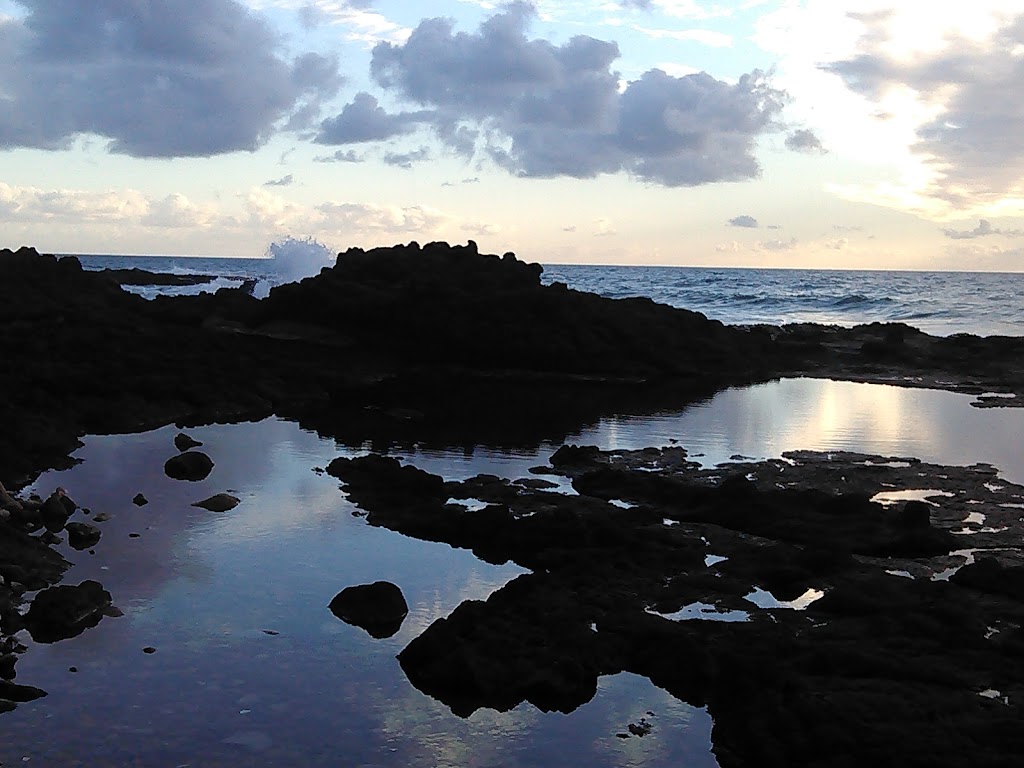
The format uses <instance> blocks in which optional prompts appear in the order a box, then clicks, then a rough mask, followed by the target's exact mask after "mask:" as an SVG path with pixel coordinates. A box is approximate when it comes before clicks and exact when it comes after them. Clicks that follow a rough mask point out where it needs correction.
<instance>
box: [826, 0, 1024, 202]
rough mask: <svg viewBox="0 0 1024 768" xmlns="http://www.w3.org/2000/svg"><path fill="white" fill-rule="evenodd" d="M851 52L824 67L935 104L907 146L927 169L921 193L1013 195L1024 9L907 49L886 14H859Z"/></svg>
mask: <svg viewBox="0 0 1024 768" xmlns="http://www.w3.org/2000/svg"><path fill="white" fill-rule="evenodd" d="M857 20H858V21H859V22H860V23H861V24H862V25H863V26H864V30H865V34H864V35H863V37H862V39H861V44H860V49H859V53H858V54H857V55H854V56H851V57H848V58H845V59H843V60H841V61H836V62H834V63H832V64H830V65H828V67H827V69H828V70H829V71H831V72H834V73H836V74H838V75H839V76H840V77H842V78H843V80H844V81H845V82H846V84H847V85H848V86H849V87H850V88H851V89H853V90H854V91H856V92H857V93H860V94H862V95H864V96H866V97H867V98H869V99H871V100H873V101H875V102H877V103H879V104H880V103H882V101H883V100H884V99H885V97H886V96H887V95H888V94H891V93H893V92H897V91H900V90H901V89H902V90H909V91H910V92H911V93H914V94H916V95H917V96H918V98H920V99H922V100H924V101H926V102H928V103H930V104H931V105H932V106H933V107H935V109H934V111H933V116H932V117H930V118H929V119H927V120H925V121H924V122H922V123H921V124H920V125H918V126H917V127H916V131H915V137H916V140H915V143H914V145H913V150H914V152H915V153H916V154H917V155H918V156H919V157H921V158H923V159H924V160H925V161H926V162H927V164H928V166H929V167H930V169H931V170H932V171H933V174H934V178H933V180H932V183H931V186H930V188H929V189H928V190H927V194H929V195H931V196H933V197H935V198H937V199H940V200H943V201H945V202H947V203H949V204H950V205H952V206H953V207H954V208H969V207H971V206H972V205H976V204H978V203H985V202H989V203H995V202H997V201H998V200H1000V199H1003V198H1006V197H1019V195H1020V191H1021V188H1022V187H1024V132H1022V131H1020V130H1018V128H1019V126H1020V125H1022V124H1024V100H1021V99H1019V98H1014V97H1013V96H1012V94H1015V93H1018V92H1019V90H1020V83H1021V81H1022V80H1024V56H1022V55H1020V52H1021V51H1022V50H1024V14H1021V13H1019V12H1018V13H1016V14H1015V15H1013V14H1006V15H1003V16H1001V17H997V18H996V21H997V23H996V25H995V29H994V31H993V32H992V33H991V34H987V35H972V36H967V35H961V34H958V33H957V32H950V33H949V34H948V35H947V36H946V38H945V39H944V40H942V41H941V42H942V43H943V44H941V45H936V46H933V47H931V48H928V49H924V50H921V51H915V53H914V55H913V56H906V55H901V53H900V51H899V48H898V46H897V45H895V44H894V40H893V38H892V29H891V24H890V22H891V21H892V14H889V13H883V14H872V15H861V16H858V17H857Z"/></svg>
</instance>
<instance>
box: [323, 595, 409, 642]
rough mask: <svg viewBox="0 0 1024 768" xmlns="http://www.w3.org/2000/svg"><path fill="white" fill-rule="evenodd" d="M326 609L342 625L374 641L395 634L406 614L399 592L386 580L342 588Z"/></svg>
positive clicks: (406, 604)
mask: <svg viewBox="0 0 1024 768" xmlns="http://www.w3.org/2000/svg"><path fill="white" fill-rule="evenodd" d="M329 607H330V609H331V613H333V614H334V615H335V616H337V617H338V618H339V619H341V620H342V621H344V622H345V623H346V624H353V625H355V626H357V627H361V628H362V629H365V630H366V631H367V632H369V633H370V635H371V636H372V637H375V638H378V639H381V638H385V637H391V636H392V635H394V634H395V633H396V632H398V630H399V629H400V628H401V626H402V622H403V621H404V620H405V617H406V615H407V614H408V613H409V605H408V603H406V602H405V596H404V595H403V594H402V590H401V589H399V588H398V587H397V586H396V585H394V584H392V583H391V582H389V581H376V582H374V583H373V584H360V585H358V586H355V587H346V588H345V589H343V590H341V592H339V593H338V594H337V595H335V596H334V599H333V600H331V604H330V606H329Z"/></svg>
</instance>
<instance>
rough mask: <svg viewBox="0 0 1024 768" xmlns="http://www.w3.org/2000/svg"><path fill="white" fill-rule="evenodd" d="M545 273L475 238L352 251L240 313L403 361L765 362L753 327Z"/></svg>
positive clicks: (705, 368)
mask: <svg viewBox="0 0 1024 768" xmlns="http://www.w3.org/2000/svg"><path fill="white" fill-rule="evenodd" d="M542 271H543V270H542V268H541V266H540V265H539V264H526V263H524V262H521V261H519V260H517V259H516V258H515V257H514V256H513V255H512V254H505V256H503V257H501V258H499V257H497V256H487V255H482V254H480V253H478V251H477V247H476V244H475V243H473V242H470V243H469V244H468V245H466V246H450V245H448V244H447V243H430V244H428V245H426V246H424V247H422V248H421V247H420V246H419V245H418V244H416V243H410V244H409V245H407V246H395V247H394V248H376V249H373V250H371V251H363V250H361V249H358V248H353V249H349V250H348V251H346V252H345V253H342V254H339V256H338V260H337V264H336V265H335V266H334V267H331V268H325V269H323V270H322V271H321V272H320V274H319V275H317V276H316V277H312V278H307V279H306V280H303V281H301V282H300V283H295V284H289V285H282V286H279V287H277V288H274V289H273V290H272V291H271V293H270V296H269V297H268V298H267V299H265V300H264V301H263V302H261V303H259V304H258V305H255V306H253V307H252V308H251V311H250V313H249V314H247V315H244V316H240V317H239V319H241V320H242V321H244V322H245V323H246V324H247V325H249V326H250V327H253V328H259V327H261V326H271V325H274V324H277V323H280V322H282V321H288V322H292V323H295V322H299V323H302V324H305V325H307V326H310V327H315V328H324V329H329V330H331V331H332V332H334V333H335V334H340V335H344V336H345V337H346V338H348V339H349V340H350V342H351V344H352V347H353V350H354V351H356V352H358V353H360V354H363V353H368V354H373V355H375V356H379V355H381V353H382V351H385V350H386V352H387V354H388V356H389V357H390V358H391V359H393V360H400V361H401V362H402V364H403V365H406V366H408V365H416V366H422V365H428V366H438V365H441V366H459V367H462V368H467V369H476V370H488V371H507V370H513V369H517V370H526V371H542V372H545V373H549V374H572V375H579V374H584V375H602V376H615V377H626V378H633V379H637V378H650V377H655V378H657V377H663V376H666V375H681V376H686V377H691V378H705V377H707V378H712V379H714V378H717V377H719V376H721V375H722V374H725V373H726V372H731V373H738V372H743V374H749V373H750V372H751V371H754V370H757V368H758V365H759V363H760V361H762V359H763V345H762V343H761V341H760V340H759V339H755V338H753V337H752V335H751V334H750V333H748V332H747V331H744V330H741V329H736V328H727V327H726V326H724V325H722V324H721V323H719V322H717V321H712V320H708V319H707V318H706V317H705V316H704V315H702V314H699V313H696V312H690V311H687V310H682V309H673V308H671V307H668V306H666V305H660V304H656V303H655V302H653V301H651V300H650V299H640V298H636V299H620V300H612V299H607V298H602V297H599V296H596V295H594V294H587V293H581V292H578V291H573V290H566V289H565V287H564V286H561V287H559V286H545V285H542V284H541V281H540V275H541V272H542Z"/></svg>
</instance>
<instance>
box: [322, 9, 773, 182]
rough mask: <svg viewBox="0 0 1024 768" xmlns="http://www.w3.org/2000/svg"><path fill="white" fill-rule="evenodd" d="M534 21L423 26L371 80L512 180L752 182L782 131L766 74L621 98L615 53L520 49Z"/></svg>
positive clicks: (668, 84) (376, 67) (677, 83)
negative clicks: (763, 150) (772, 136)
mask: <svg viewBox="0 0 1024 768" xmlns="http://www.w3.org/2000/svg"><path fill="white" fill-rule="evenodd" d="M535 15H536V12H535V10H534V8H533V6H532V5H530V4H528V3H525V2H513V3H511V4H509V5H507V6H505V7H504V9H503V10H502V11H501V12H499V13H497V14H495V15H493V16H491V17H490V18H488V19H486V20H485V21H484V22H483V23H482V24H481V26H480V28H479V29H478V30H477V31H475V32H455V30H454V27H453V22H452V21H450V20H447V19H425V20H423V21H422V22H420V24H419V25H418V26H417V27H416V28H415V29H414V30H413V31H412V34H411V35H410V36H409V39H408V40H407V41H406V42H405V43H404V44H401V45H398V44H394V43H380V44H378V45H377V46H376V47H374V49H373V55H372V61H371V73H372V75H373V78H374V80H375V81H376V83H377V84H378V85H379V86H380V87H381V88H383V89H385V90H386V91H388V92H389V93H391V94H392V95H394V96H396V97H399V98H402V99H405V100H407V101H409V102H412V103H415V104H417V105H419V106H420V107H422V108H423V110H422V111H420V112H417V113H403V114H406V115H408V114H415V115H416V116H417V119H420V120H422V121H423V124H424V125H429V126H430V127H431V128H432V129H433V130H434V131H435V133H436V134H437V136H438V137H439V138H440V139H441V141H442V142H443V143H444V144H445V145H446V146H447V147H448V148H449V149H450V150H451V151H453V152H455V153H456V154H460V155H463V156H465V157H467V158H470V157H475V156H482V157H486V158H490V159H491V160H492V161H493V162H494V163H496V164H497V165H498V166H500V167H502V168H504V169H506V170H507V171H508V172H510V173H512V174H514V175H517V176H524V177H556V176H570V177H575V178H592V177H595V176H598V175H600V174H605V173H618V172H623V171H625V172H627V173H629V174H631V175H632V176H633V177H635V178H637V179H639V180H642V181H646V182H652V183H656V184H662V185H666V186H696V185H699V184H706V183H711V182H718V181H739V180H745V179H751V178H755V177H756V176H758V174H759V173H760V166H759V165H758V162H757V160H756V159H755V157H754V150H755V148H756V141H757V139H758V137H759V136H760V135H761V134H763V133H766V132H769V131H774V130H778V129H779V126H778V124H777V122H778V121H777V118H778V116H779V113H780V112H781V109H782V106H783V101H784V94H783V93H781V92H780V91H778V90H776V89H774V88H772V87H771V85H770V84H769V82H768V79H767V77H766V76H765V75H764V73H762V72H760V71H754V72H752V73H750V74H746V75H743V76H742V77H740V78H739V80H738V82H735V83H727V82H724V81H721V80H717V79H715V78H713V77H711V76H710V75H708V74H707V73H703V72H701V73H697V74H692V75H686V76H683V77H672V76H671V75H668V74H666V73H665V72H663V71H661V70H657V69H652V70H650V71H648V72H646V73H644V74H643V75H642V76H641V77H640V78H639V79H637V80H635V81H633V82H631V83H629V84H628V85H627V86H626V87H625V88H624V89H623V90H622V91H621V92H620V88H619V75H618V73H617V72H615V71H614V70H613V69H612V64H613V62H614V61H615V60H616V59H617V58H618V57H619V49H618V46H617V45H616V44H615V43H612V42H607V41H603V40H597V39H595V38H593V37H587V36H584V35H579V36H576V37H573V38H571V39H570V40H568V41H566V42H564V43H562V44H560V45H556V44H553V43H551V42H548V41H546V40H542V39H531V38H528V37H527V34H526V31H527V28H528V26H529V24H530V22H531V21H532V19H533V18H534V16H535ZM340 117H341V116H340V115H339V118H340ZM392 117H394V118H398V119H402V116H401V115H395V116H392Z"/></svg>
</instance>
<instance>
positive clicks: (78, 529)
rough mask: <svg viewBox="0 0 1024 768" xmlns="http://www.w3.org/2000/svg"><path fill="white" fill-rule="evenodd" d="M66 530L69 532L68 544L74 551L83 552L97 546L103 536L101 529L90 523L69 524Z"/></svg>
mask: <svg viewBox="0 0 1024 768" xmlns="http://www.w3.org/2000/svg"><path fill="white" fill-rule="evenodd" d="M65 528H66V529H67V532H68V544H70V545H71V547H72V548H73V549H78V550H82V549H88V548H89V547H92V546H95V545H96V543H97V542H98V541H99V540H100V536H102V533H101V531H100V529H99V528H97V527H96V526H95V525H90V524H89V523H68V524H67V525H66V526H65Z"/></svg>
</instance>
